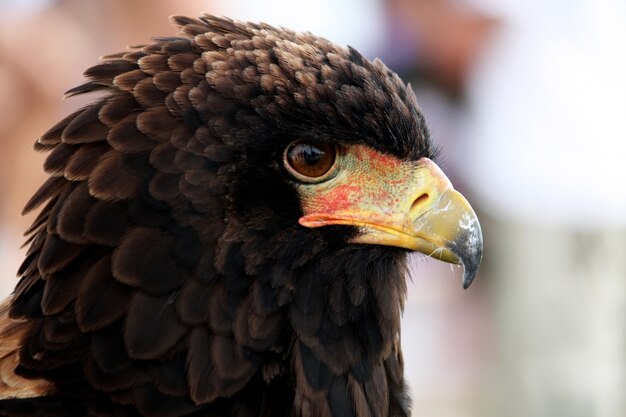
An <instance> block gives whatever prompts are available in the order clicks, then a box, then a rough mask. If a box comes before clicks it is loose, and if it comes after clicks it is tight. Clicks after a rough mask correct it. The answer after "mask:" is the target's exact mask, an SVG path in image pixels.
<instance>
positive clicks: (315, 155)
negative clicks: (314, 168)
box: [301, 145, 324, 165]
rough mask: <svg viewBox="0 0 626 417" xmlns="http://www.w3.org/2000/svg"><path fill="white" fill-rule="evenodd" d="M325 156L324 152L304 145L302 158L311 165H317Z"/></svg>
mask: <svg viewBox="0 0 626 417" xmlns="http://www.w3.org/2000/svg"><path fill="white" fill-rule="evenodd" d="M323 156H324V151H322V150H321V149H319V148H316V147H314V146H311V145H302V150H301V158H302V159H303V160H304V162H306V163H307V164H309V165H315V164H317V163H318V162H319V161H320V159H322V157H323Z"/></svg>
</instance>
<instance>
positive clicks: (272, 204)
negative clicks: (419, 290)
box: [0, 15, 482, 417]
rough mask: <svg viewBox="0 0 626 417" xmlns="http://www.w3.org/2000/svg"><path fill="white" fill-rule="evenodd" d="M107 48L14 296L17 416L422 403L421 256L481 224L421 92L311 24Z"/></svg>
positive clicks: (1, 381)
mask: <svg viewBox="0 0 626 417" xmlns="http://www.w3.org/2000/svg"><path fill="white" fill-rule="evenodd" d="M173 21H174V23H175V24H176V25H178V26H179V28H180V33H179V35H178V36H176V37H163V38H155V39H154V40H153V42H152V43H150V44H148V45H146V46H142V47H134V48H131V49H130V50H129V51H128V52H124V53H120V54H116V55H111V56H107V57H104V58H103V62H102V63H100V64H99V65H96V66H94V67H92V68H90V69H88V70H87V71H86V72H85V75H86V78H87V79H88V81H87V82H86V83H85V84H83V85H81V86H79V87H76V88H73V89H71V90H70V91H69V92H68V93H67V94H68V95H69V96H73V95H77V94H84V93H91V92H98V93H101V94H100V96H99V98H97V99H96V100H95V102H94V103H93V104H90V105H88V106H87V107H85V108H83V109H81V110H78V111H77V112H75V113H73V114H71V115H70V116H68V117H66V118H65V119H63V120H62V121H60V122H59V123H58V124H56V125H55V126H54V127H52V128H51V129H50V130H49V131H48V132H47V133H45V134H44V135H43V136H42V137H41V138H40V139H39V140H38V141H37V143H36V144H35V149H36V150H39V151H46V152H48V157H47V159H46V162H45V165H44V169H45V171H46V172H47V173H48V174H49V175H50V178H49V179H48V180H47V181H46V182H45V183H44V184H43V186H42V187H41V188H40V189H39V191H37V192H36V193H35V195H34V196H33V197H32V199H31V200H30V201H29V202H28V204H27V205H26V208H25V212H30V211H32V210H34V209H36V208H38V207H40V206H42V208H41V211H40V214H39V216H38V217H37V218H36V220H35V221H34V223H33V225H32V226H31V227H30V228H29V229H28V231H27V232H26V234H27V236H28V241H27V245H28V247H29V249H28V253H27V255H26V259H25V260H24V262H23V264H22V266H21V268H20V270H19V276H20V277H21V279H20V281H19V284H18V285H17V287H16V289H15V292H14V293H13V294H12V295H11V297H10V298H9V299H8V300H7V301H6V302H5V303H4V304H2V307H1V311H0V340H1V346H0V399H1V400H0V415H2V416H34V415H38V416H139V415H141V416H152V417H174V416H240V417H246V416H302V417H316V416H319V417H326V416H332V417H344V416H357V417H383V416H407V415H408V414H409V400H408V397H407V392H406V391H407V388H406V386H405V382H404V380H403V361H402V354H401V351H400V314H401V310H402V306H403V302H404V299H405V293H406V284H405V279H406V262H407V255H408V254H409V253H411V252H412V251H420V252H423V253H425V254H426V255H429V256H432V257H435V258H437V259H440V260H443V261H446V262H451V263H456V264H461V265H462V266H463V268H464V275H463V284H464V286H465V287H467V286H468V285H469V284H470V283H471V281H472V279H473V277H474V275H475V274H476V270H477V268H478V264H479V262H480V259H481V252H482V236H481V231H480V226H479V223H478V221H477V218H476V215H475V214H474V212H473V211H472V209H471V207H470V206H469V204H468V203H467V202H466V200H465V199H464V198H463V197H462V196H461V195H460V194H459V193H458V192H456V191H455V190H454V189H453V188H452V186H451V184H450V181H448V179H447V178H446V176H445V175H444V174H443V173H442V171H441V170H440V169H439V168H438V167H437V165H435V163H434V162H432V158H433V154H434V150H433V145H432V143H431V140H430V138H429V134H428V130H427V127H426V124H425V121H424V117H423V115H422V113H421V112H420V109H419V107H418V105H417V102H416V100H415V97H414V95H413V92H412V91H411V88H410V87H409V86H406V85H405V84H404V83H403V82H402V81H401V80H400V79H399V78H398V76H397V75H396V74H394V73H393V72H391V71H390V70H389V69H388V68H387V67H385V65H384V64H383V63H382V62H381V61H380V60H374V61H370V60H368V59H366V58H365V57H363V56H362V55H361V54H359V53H358V52H357V51H356V50H354V49H352V48H347V49H346V48H343V47H339V46H337V45H334V44H332V43H331V42H329V41H327V40H325V39H323V38H319V37H316V36H314V35H312V34H310V33H295V32H292V31H289V30H286V29H276V28H274V27H272V26H269V25H266V24H253V23H243V22H239V21H233V20H230V19H227V18H218V17H213V16H210V15H205V16H202V17H200V18H199V19H191V18H186V17H174V18H173Z"/></svg>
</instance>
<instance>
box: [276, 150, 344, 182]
mask: <svg viewBox="0 0 626 417" xmlns="http://www.w3.org/2000/svg"><path fill="white" fill-rule="evenodd" d="M335 157H336V148H335V147H334V146H332V145H329V144H325V143H309V142H304V141H297V142H294V143H292V144H291V145H290V146H289V147H288V148H287V151H286V152H285V162H286V167H287V169H288V171H290V172H291V173H292V174H294V175H295V176H296V177H297V178H298V179H301V180H303V181H309V180H319V179H320V178H321V177H324V176H325V175H326V174H327V173H328V172H329V171H330V170H331V168H332V167H333V165H334V163H335Z"/></svg>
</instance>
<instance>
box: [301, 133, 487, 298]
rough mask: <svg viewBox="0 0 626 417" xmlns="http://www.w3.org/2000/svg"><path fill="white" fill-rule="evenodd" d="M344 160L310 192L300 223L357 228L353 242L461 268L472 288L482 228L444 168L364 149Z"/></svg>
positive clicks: (464, 280)
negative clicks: (406, 251)
mask: <svg viewBox="0 0 626 417" xmlns="http://www.w3.org/2000/svg"><path fill="white" fill-rule="evenodd" d="M343 159H344V161H343V162H342V164H343V169H342V171H343V172H342V173H341V174H340V175H337V177H336V178H335V179H333V180H331V181H329V182H328V184H324V185H322V184H317V186H318V188H317V189H314V190H310V189H309V190H308V192H307V193H306V195H305V198H304V201H303V203H304V204H303V211H304V216H303V217H301V218H300V220H299V222H300V224H301V225H303V226H306V227H310V228H315V227H322V226H328V225H350V226H355V227H357V228H358V229H359V234H358V235H357V236H356V237H355V238H353V240H352V242H353V243H362V244H375V245H388V246H396V247H400V248H405V249H409V250H414V251H418V252H421V253H424V254H426V255H428V256H431V257H433V258H435V259H438V260H441V261H444V262H449V263H453V264H458V265H461V266H462V267H463V269H464V272H463V287H464V288H468V287H469V285H470V284H471V283H472V281H473V279H474V277H475V276H476V273H477V271H478V267H479V265H480V261H481V259H482V248H483V240H482V232H481V228H480V223H479V222H478V218H477V217H476V213H474V210H473V209H472V207H471V206H470V204H469V203H468V202H467V200H466V199H465V198H464V197H463V196H462V195H461V194H460V193H459V192H457V191H456V190H454V188H453V187H452V184H451V183H450V180H448V178H447V177H446V176H445V174H444V173H443V172H442V171H441V169H440V168H439V167H438V166H437V165H436V164H435V163H434V162H432V161H431V160H430V159H427V158H422V159H420V160H419V161H417V163H415V162H407V161H401V160H399V159H397V158H395V157H393V156H389V155H382V154H380V153H379V152H377V151H374V150H372V149H370V148H367V147H365V146H362V145H357V146H354V147H353V149H352V150H351V151H350V152H348V153H346V155H344V156H343Z"/></svg>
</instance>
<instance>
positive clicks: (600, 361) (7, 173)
mask: <svg viewBox="0 0 626 417" xmlns="http://www.w3.org/2000/svg"><path fill="white" fill-rule="evenodd" d="M202 11H207V12H211V13H213V14H218V15H227V16H230V17H234V18H237V19H241V20H253V21H265V22H267V23H271V24H274V25H281V26H286V27H290V28H293V29H296V30H303V31H305V30H308V31H312V32H314V33H316V34H319V35H322V36H324V37H327V38H329V39H331V40H333V41H335V42H337V43H339V44H343V45H348V44H349V45H352V46H354V47H355V48H357V49H359V50H360V51H361V52H363V53H364V54H365V55H366V56H368V57H370V58H373V57H376V56H379V57H381V58H382V59H383V60H384V61H385V62H386V63H387V64H388V65H389V66H390V67H391V68H392V69H394V70H395V71H397V72H398V73H399V74H400V75H401V76H402V77H403V78H404V79H405V81H410V82H411V84H412V86H413V88H415V90H416V94H417V97H418V101H419V102H420V104H421V106H422V107H423V111H424V113H425V114H426V118H427V120H428V121H429V124H430V129H431V131H432V133H433V136H434V138H435V140H436V141H437V142H438V143H439V144H440V145H441V148H442V156H441V160H440V161H439V162H440V164H441V165H442V166H443V168H444V171H446V172H447V173H448V175H449V176H450V177H451V178H452V181H453V183H454V184H455V185H456V187H457V188H458V189H460V190H461V191H462V192H463V193H464V194H465V195H466V197H467V198H468V200H470V201H471V202H472V205H473V206H474V207H475V208H476V209H477V211H478V213H479V217H480V219H481V222H482V225H483V231H484V235H485V244H486V248H485V258H484V264H483V268H482V269H481V271H480V276H479V277H478V278H477V280H476V281H475V282H474V284H473V285H472V287H471V288H470V289H469V290H467V291H463V290H462V289H461V283H460V271H458V270H456V269H453V268H451V267H450V266H448V265H444V264H441V263H438V262H436V261H429V260H426V259H424V258H423V257H416V258H415V259H414V260H413V268H412V280H411V282H410V290H409V299H408V303H407V307H406V310H405V313H404V329H403V349H404V354H405V360H406V368H407V377H408V379H409V383H410V386H411V388H412V396H413V404H414V405H413V415H415V416H437V417H470V416H476V417H478V416H481V417H484V416H487V417H503V416H507V417H561V416H563V417H624V416H626V128H625V126H626V123H625V122H626V76H625V74H626V46H625V45H626V2H624V1H623V0H568V1H563V0H547V1H546V0H526V1H523V2H520V1H515V0H341V1H338V0H315V1H313V0H289V1H287V0H270V1H263V2H260V1H253V0H248V1H246V0H176V1H174V0H171V1H166V0H133V1H127V0H88V1H85V0H0V292H1V294H2V296H4V295H7V294H9V293H10V291H11V289H12V287H13V286H14V285H15V282H16V279H15V271H16V270H17V267H18V265H19V263H20V261H21V258H22V257H23V252H22V251H21V250H20V249H19V246H20V244H21V242H22V240H23V238H22V236H21V234H22V231H23V230H25V229H26V227H27V226H28V225H29V223H30V222H31V221H32V216H27V217H25V218H23V217H21V216H20V215H19V213H20V211H21V208H22V207H23V205H24V203H25V202H26V201H27V199H28V197H29V196H30V195H31V194H32V193H33V192H34V191H35V190H36V188H37V187H38V185H39V184H41V183H42V182H43V181H44V179H45V176H44V175H43V173H42V170H41V164H42V161H43V155H40V154H36V153H34V152H33V151H32V150H31V148H32V144H33V142H34V141H35V140H36V138H37V137H38V136H39V135H41V134H42V133H43V132H45V131H46V130H47V128H48V127H50V126H52V125H53V124H54V123H55V122H56V121H58V120H59V119H60V118H62V117H64V116H65V115H67V114H68V113H69V112H71V111H72V110H73V109H76V108H78V107H80V106H82V105H84V104H86V102H87V101H88V100H89V98H88V97H87V98H83V97H79V98H73V99H71V100H66V101H65V100H62V95H63V92H64V91H66V90H68V89H69V88H71V87H73V86H76V85H78V84H79V83H81V80H82V75H81V74H82V71H83V70H84V69H86V68H87V67H89V66H91V65H93V64H95V63H96V62H97V60H98V57H99V56H102V55H106V54H110V53H114V52H118V51H120V50H123V49H124V48H125V46H126V45H132V44H141V43H145V42H147V41H148V39H149V38H150V37H151V36H163V35H172V34H174V33H175V29H174V28H173V27H172V26H171V25H170V24H169V22H168V19H167V17H168V16H169V15H172V14H186V15H191V16H194V15H198V14H199V13H200V12H202Z"/></svg>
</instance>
